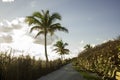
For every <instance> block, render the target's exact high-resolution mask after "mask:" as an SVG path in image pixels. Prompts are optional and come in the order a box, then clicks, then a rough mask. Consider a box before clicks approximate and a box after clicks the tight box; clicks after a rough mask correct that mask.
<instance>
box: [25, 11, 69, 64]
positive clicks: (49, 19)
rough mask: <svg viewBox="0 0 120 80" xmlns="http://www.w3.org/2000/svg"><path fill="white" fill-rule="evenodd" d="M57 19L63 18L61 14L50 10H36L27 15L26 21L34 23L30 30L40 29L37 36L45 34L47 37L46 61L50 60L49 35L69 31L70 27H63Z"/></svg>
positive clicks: (45, 37) (30, 23)
mask: <svg viewBox="0 0 120 80" xmlns="http://www.w3.org/2000/svg"><path fill="white" fill-rule="evenodd" d="M56 20H61V16H60V14H58V13H53V14H50V13H49V10H47V11H44V10H42V12H34V13H33V14H32V15H31V16H27V17H26V22H27V23H28V24H29V25H32V28H31V30H30V32H32V31H33V30H38V31H39V32H38V33H37V35H36V37H37V36H39V35H41V34H42V35H44V39H45V43H44V44H45V57H46V62H48V61H49V60H48V55H47V35H48V34H51V36H52V35H53V34H54V32H55V31H57V30H58V31H64V32H68V29H66V28H65V27H62V26H61V24H60V23H56V22H55V21H56Z"/></svg>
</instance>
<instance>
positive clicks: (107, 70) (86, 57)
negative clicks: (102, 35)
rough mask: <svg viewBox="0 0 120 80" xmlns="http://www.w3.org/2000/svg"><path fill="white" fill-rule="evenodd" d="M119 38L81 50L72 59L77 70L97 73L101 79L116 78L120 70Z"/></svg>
mask: <svg viewBox="0 0 120 80" xmlns="http://www.w3.org/2000/svg"><path fill="white" fill-rule="evenodd" d="M119 46H120V40H119V39H117V40H113V41H111V40H110V41H108V42H106V43H103V44H101V45H97V46H95V47H94V48H91V49H87V50H84V51H82V52H81V53H80V54H79V56H78V58H77V59H76V60H75V61H74V65H75V66H77V68H79V70H83V71H90V72H93V73H97V74H98V75H99V76H100V77H102V79H103V80H116V76H117V75H116V72H118V71H120V57H119V56H120V51H119V48H120V47H119Z"/></svg>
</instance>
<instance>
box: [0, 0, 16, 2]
mask: <svg viewBox="0 0 120 80" xmlns="http://www.w3.org/2000/svg"><path fill="white" fill-rule="evenodd" d="M2 2H14V0H2Z"/></svg>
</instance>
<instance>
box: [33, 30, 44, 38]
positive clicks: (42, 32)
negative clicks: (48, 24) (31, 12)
mask: <svg viewBox="0 0 120 80" xmlns="http://www.w3.org/2000/svg"><path fill="white" fill-rule="evenodd" d="M44 33H45V32H44V31H39V32H38V33H37V35H36V36H35V38H37V37H38V36H39V35H40V34H44Z"/></svg>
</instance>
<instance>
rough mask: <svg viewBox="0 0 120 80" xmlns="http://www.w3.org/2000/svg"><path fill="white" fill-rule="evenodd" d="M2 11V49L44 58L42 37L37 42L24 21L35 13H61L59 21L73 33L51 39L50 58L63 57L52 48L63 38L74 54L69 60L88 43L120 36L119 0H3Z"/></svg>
mask: <svg viewBox="0 0 120 80" xmlns="http://www.w3.org/2000/svg"><path fill="white" fill-rule="evenodd" d="M0 10H1V12H0V46H10V47H12V48H13V49H18V50H24V51H25V52H29V53H31V55H32V56H36V57H40V56H41V57H43V59H44V58H45V57H44V46H43V42H44V41H43V38H41V37H42V36H39V37H38V38H36V39H35V38H34V36H35V34H36V32H35V31H34V32H33V33H31V34H29V27H28V25H27V24H26V23H25V22H24V19H25V17H26V16H29V15H31V14H32V13H33V12H35V11H41V10H50V13H54V12H58V13H60V14H61V16H62V21H59V22H60V23H61V24H62V25H63V26H65V27H66V28H67V29H68V30H69V33H68V34H66V33H63V32H56V33H55V36H53V37H52V38H51V37H50V36H48V40H49V42H48V45H49V46H48V55H49V59H53V58H55V57H56V58H59V55H57V54H56V53H55V52H53V51H52V49H53V46H52V45H53V44H54V43H55V42H56V41H57V40H60V39H62V40H63V41H64V42H67V43H68V44H69V46H68V47H67V48H69V49H70V51H71V52H70V55H69V56H67V57H73V56H77V55H78V53H79V52H80V51H82V50H83V48H84V46H85V45H86V44H91V45H92V46H95V45H97V44H101V43H103V42H105V41H108V40H111V39H113V38H116V37H117V36H119V35H120V31H119V30H120V16H119V14H120V1H119V0H114V1H113V0H109V1H108V0H97V1H96V0H91V1H89V0H74V1H73V0H61V1H56V0H53V1H49V0H39V1H37V0H26V1H24V0H1V1H0ZM63 35H64V36H63ZM20 42H21V43H20ZM16 45H17V47H16ZM51 53H52V55H51Z"/></svg>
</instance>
